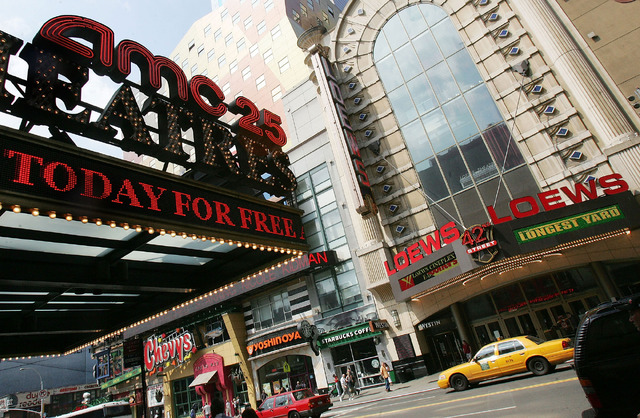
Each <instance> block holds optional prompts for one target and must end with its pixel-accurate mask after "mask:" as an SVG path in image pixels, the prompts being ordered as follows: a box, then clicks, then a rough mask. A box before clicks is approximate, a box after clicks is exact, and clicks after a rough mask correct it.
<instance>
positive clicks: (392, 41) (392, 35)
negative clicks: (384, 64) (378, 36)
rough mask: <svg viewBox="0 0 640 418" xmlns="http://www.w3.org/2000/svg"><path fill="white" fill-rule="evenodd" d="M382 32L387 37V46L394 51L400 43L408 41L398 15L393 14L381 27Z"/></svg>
mask: <svg viewBox="0 0 640 418" xmlns="http://www.w3.org/2000/svg"><path fill="white" fill-rule="evenodd" d="M382 32H383V33H384V35H385V36H386V37H387V41H389V46H390V47H391V50H393V51H395V50H396V49H398V48H399V47H401V46H402V45H404V44H406V43H407V42H408V41H409V37H408V36H407V32H405V30H404V27H403V26H402V22H401V21H400V16H398V15H395V16H393V17H392V18H391V19H390V20H389V21H388V22H387V23H386V24H385V25H384V28H383V29H382Z"/></svg>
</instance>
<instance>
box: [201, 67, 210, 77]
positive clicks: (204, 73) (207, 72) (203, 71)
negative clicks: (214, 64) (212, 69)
mask: <svg viewBox="0 0 640 418" xmlns="http://www.w3.org/2000/svg"><path fill="white" fill-rule="evenodd" d="M202 75H205V76H206V75H209V71H207V69H206V68H205V69H204V70H202Z"/></svg>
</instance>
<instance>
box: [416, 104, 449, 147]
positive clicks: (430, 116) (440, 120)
mask: <svg viewBox="0 0 640 418" xmlns="http://www.w3.org/2000/svg"><path fill="white" fill-rule="evenodd" d="M422 124H423V125H424V128H425V130H426V131H427V135H428V136H429V140H430V141H431V146H432V147H433V150H434V151H435V152H439V151H442V150H444V149H447V148H449V147H450V146H452V145H454V144H455V141H454V139H453V135H452V134H451V130H450V129H449V124H448V123H447V120H446V119H445V117H444V115H443V114H442V110H440V109H436V110H434V111H432V112H430V113H427V114H426V115H425V116H423V117H422Z"/></svg>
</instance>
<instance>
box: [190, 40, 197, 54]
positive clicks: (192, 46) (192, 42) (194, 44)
mask: <svg viewBox="0 0 640 418" xmlns="http://www.w3.org/2000/svg"><path fill="white" fill-rule="evenodd" d="M195 47H196V41H194V40H193V39H192V40H191V41H190V42H189V51H191V50H192V49H193V48H195Z"/></svg>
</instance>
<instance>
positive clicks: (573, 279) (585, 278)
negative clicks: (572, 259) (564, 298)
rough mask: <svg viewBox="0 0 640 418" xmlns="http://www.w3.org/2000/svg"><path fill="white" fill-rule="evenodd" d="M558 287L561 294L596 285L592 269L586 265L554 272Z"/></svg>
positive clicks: (592, 287)
mask: <svg viewBox="0 0 640 418" xmlns="http://www.w3.org/2000/svg"><path fill="white" fill-rule="evenodd" d="M554 276H555V278H556V283H557V284H558V288H559V289H560V291H561V292H562V293H563V294H570V293H575V292H582V291H585V290H591V289H595V288H597V287H598V284H597V282H596V276H595V274H593V270H591V269H590V268H587V267H581V268H577V269H571V270H565V271H560V272H557V273H554Z"/></svg>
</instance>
